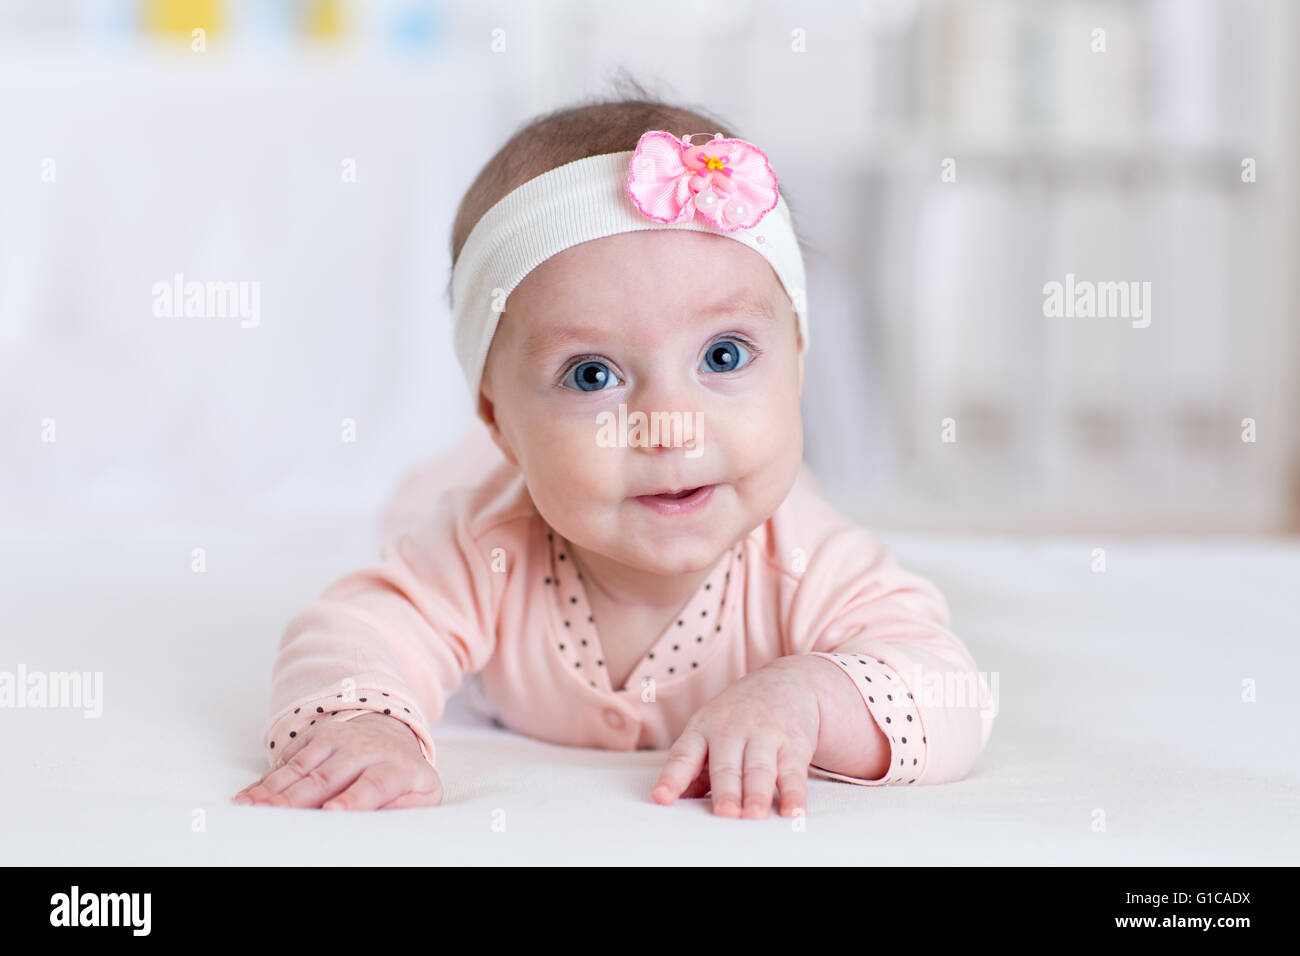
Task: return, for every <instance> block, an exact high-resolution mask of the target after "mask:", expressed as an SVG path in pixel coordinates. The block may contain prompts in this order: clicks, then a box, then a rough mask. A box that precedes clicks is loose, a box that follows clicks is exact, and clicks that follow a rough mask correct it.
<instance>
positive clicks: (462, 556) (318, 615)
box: [263, 495, 495, 766]
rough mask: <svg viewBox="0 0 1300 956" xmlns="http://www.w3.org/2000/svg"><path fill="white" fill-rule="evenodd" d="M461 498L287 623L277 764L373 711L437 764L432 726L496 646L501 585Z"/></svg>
mask: <svg viewBox="0 0 1300 956" xmlns="http://www.w3.org/2000/svg"><path fill="white" fill-rule="evenodd" d="M459 500H460V499H459V498H458V497H456V496H454V495H448V496H445V497H444V498H443V499H442V500H441V501H440V502H439V508H438V510H437V513H436V514H435V515H433V516H432V517H430V518H428V519H427V520H426V521H424V522H422V523H420V524H419V525H417V526H415V527H413V528H412V529H411V530H410V531H409V532H407V533H405V534H401V535H399V536H397V537H396V538H393V539H392V540H390V541H389V542H388V543H386V544H385V545H384V546H383V548H382V550H381V556H380V562H379V563H378V564H377V565H375V566H373V567H370V568H366V569H364V570H360V571H355V572H353V573H351V574H349V575H347V576H345V577H343V578H342V579H340V580H338V581H336V582H335V583H334V584H332V585H331V586H330V587H328V588H327V589H326V590H325V591H324V592H323V593H322V594H321V595H320V597H319V598H317V599H316V600H315V601H314V602H313V603H312V604H311V605H310V606H308V607H307V608H306V609H305V610H303V611H302V612H300V613H299V614H298V615H297V616H295V617H294V618H293V620H291V621H290V622H289V624H288V625H287V627H286V628H285V631H284V634H283V636H282V637H281V640H280V651H279V655H278V657H277V658H276V661H275V666H274V668H273V670H272V675H271V714H272V716H271V718H270V720H269V721H268V723H267V725H266V731H265V734H264V738H263V743H264V746H265V747H266V754H267V759H268V760H269V761H270V763H271V765H272V766H275V765H276V764H277V763H278V762H281V761H282V759H283V757H282V756H281V755H283V753H284V751H285V748H286V747H287V746H289V745H290V743H291V742H292V741H294V740H296V739H297V738H298V737H300V736H302V735H304V734H308V733H310V730H309V728H311V727H312V726H314V725H316V724H318V723H320V722H321V721H323V720H329V719H333V720H350V719H352V718H354V717H357V716H360V715H361V714H363V713H367V712H372V711H373V712H377V713H383V714H387V715H389V716H391V717H394V718H396V719H398V720H400V721H402V722H403V723H404V724H406V725H407V727H409V728H410V729H411V732H412V733H413V734H414V735H415V736H416V738H417V739H418V740H419V742H420V751H421V753H422V754H423V755H424V757H425V759H426V760H428V761H429V763H430V764H433V762H434V745H433V740H432V738H431V737H430V736H429V727H431V726H433V725H434V724H436V723H437V721H438V719H439V718H440V717H441V716H442V713H443V710H444V708H445V706H446V702H447V698H448V697H450V696H451V694H453V693H454V692H455V690H456V689H457V687H459V685H460V682H461V680H462V679H463V678H464V676H465V675H466V674H467V673H473V672H477V671H478V670H480V669H482V667H483V666H484V665H485V664H486V663H487V661H488V659H489V658H490V657H491V655H492V651H493V648H494V646H495V634H494V625H493V621H494V620H495V613H494V612H493V611H492V607H493V606H494V604H495V600H494V596H493V587H494V582H493V580H492V574H491V572H490V571H489V570H488V567H487V564H486V562H485V560H484V557H483V555H482V553H481V552H480V551H479V549H478V548H477V547H476V546H475V543H474V541H473V540H472V539H471V538H470V536H469V534H468V532H467V530H466V527H467V523H466V519H465V515H464V511H463V507H462V506H460V505H459V503H458V502H459Z"/></svg>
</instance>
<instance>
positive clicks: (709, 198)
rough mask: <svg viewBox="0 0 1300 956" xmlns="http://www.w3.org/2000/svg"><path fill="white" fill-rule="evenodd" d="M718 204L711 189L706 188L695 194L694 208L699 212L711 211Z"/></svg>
mask: <svg viewBox="0 0 1300 956" xmlns="http://www.w3.org/2000/svg"><path fill="white" fill-rule="evenodd" d="M717 204H718V197H717V196H715V195H713V191H712V190H708V189H706V190H705V191H704V192H702V193H696V194H695V208H696V209H698V210H699V211H700V212H713V209H714V207H715V206H717Z"/></svg>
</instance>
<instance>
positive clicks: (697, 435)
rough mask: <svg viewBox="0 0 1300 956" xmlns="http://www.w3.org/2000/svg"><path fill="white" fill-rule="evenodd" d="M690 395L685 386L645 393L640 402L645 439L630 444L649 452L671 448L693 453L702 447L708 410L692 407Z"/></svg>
mask: <svg viewBox="0 0 1300 956" xmlns="http://www.w3.org/2000/svg"><path fill="white" fill-rule="evenodd" d="M688 394H689V390H687V389H681V390H674V391H673V392H672V393H671V394H669V393H666V392H660V393H659V394H658V395H647V396H643V397H642V401H640V402H638V403H637V404H636V412H638V413H639V415H638V417H639V418H640V420H641V424H642V435H641V439H642V440H640V441H636V442H632V443H630V444H632V445H633V446H634V447H635V448H637V449H638V450H639V451H642V452H646V453H648V454H658V453H661V452H663V451H665V450H671V449H686V451H687V452H692V451H694V450H695V449H696V448H698V447H699V443H700V442H701V440H702V439H703V431H704V429H703V418H704V411H703V409H701V408H698V407H692V403H691V402H690V400H689V398H688Z"/></svg>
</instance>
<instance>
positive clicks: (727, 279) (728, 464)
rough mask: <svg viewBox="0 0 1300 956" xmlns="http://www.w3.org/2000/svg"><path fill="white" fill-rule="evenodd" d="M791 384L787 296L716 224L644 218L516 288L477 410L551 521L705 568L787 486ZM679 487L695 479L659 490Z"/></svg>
mask: <svg viewBox="0 0 1300 956" xmlns="http://www.w3.org/2000/svg"><path fill="white" fill-rule="evenodd" d="M802 385H803V360H802V355H801V353H800V349H799V338H798V332H797V327H796V320H795V313H794V309H793V307H792V305H791V303H790V299H789V297H788V296H787V295H786V293H785V291H784V290H783V289H782V287H781V284H780V282H779V281H778V280H777V278H776V274H775V273H774V272H773V271H772V268H771V266H770V265H769V264H768V263H767V260H765V259H764V258H763V257H762V256H761V255H759V254H758V253H756V252H755V251H753V250H752V249H748V248H746V247H745V246H744V245H742V244H741V243H739V242H736V241H735V240H733V239H728V238H726V237H724V236H717V235H710V234H708V233H698V232H688V231H679V230H650V231H645V232H633V233H622V234H619V235H615V236H609V237H606V238H603V239H597V240H594V241H591V242H585V243H581V244H579V245H576V246H573V247H571V248H569V249H566V250H565V251H563V252H562V253H560V254H558V255H556V256H553V257H552V258H551V259H548V260H547V261H546V262H544V263H542V265H540V266H538V267H537V268H536V269H534V270H533V271H532V272H531V273H530V274H529V275H528V276H527V277H526V278H525V279H524V280H523V282H521V283H520V284H519V286H518V287H517V288H516V289H515V290H514V292H512V293H511V294H510V297H509V299H508V300H507V303H506V311H505V313H504V314H503V315H502V317H501V323H500V325H499V326H498V328H497V332H496V336H495V338H494V339H493V342H492V347H491V350H490V351H489V354H488V361H487V365H486V368H485V370H484V378H483V401H482V405H481V414H482V416H483V418H484V420H485V421H486V422H487V424H488V426H489V429H490V430H491V431H492V433H493V437H494V438H495V440H496V442H497V444H498V445H499V446H500V447H501V449H502V451H503V452H505V454H506V456H507V457H508V458H510V459H511V461H513V462H514V463H515V464H516V465H518V466H519V468H520V469H521V470H522V471H523V474H524V480H525V481H526V483H527V485H528V490H529V493H530V494H531V496H532V499H533V503H534V504H535V505H536V507H537V510H538V512H539V513H540V514H541V515H542V517H543V518H544V519H545V520H546V522H547V523H548V524H549V525H551V527H553V528H555V529H556V531H558V532H559V533H560V534H561V535H563V536H564V537H565V538H567V539H569V540H570V541H572V542H573V543H574V544H575V545H577V546H578V547H581V548H585V549H587V550H589V551H591V552H593V553H595V554H599V555H602V556H604V557H606V558H608V559H610V560H613V561H617V562H619V563H620V564H622V565H625V566H627V567H630V568H637V569H640V570H642V571H646V572H651V573H657V574H679V573H684V572H689V571H699V570H702V569H704V568H707V567H709V566H711V565H712V564H713V563H714V562H716V560H717V559H718V557H719V556H720V555H721V554H722V553H723V552H724V551H725V550H726V549H727V548H728V547H730V546H731V545H733V544H734V543H735V542H736V541H737V540H738V539H739V538H740V537H741V536H743V535H745V534H747V533H748V532H749V531H751V530H752V529H753V528H755V527H756V526H757V525H759V524H760V523H761V522H763V521H765V520H766V519H767V518H768V517H769V516H771V514H772V513H773V511H775V510H776V508H777V507H778V506H779V505H780V504H781V502H782V501H783V500H784V499H785V497H786V495H787V493H788V492H789V490H790V488H791V486H792V485H793V483H794V480H795V477H796V475H797V474H798V470H799V464H800V460H801V458H802V455H803V427H802V422H801V420H800V414H799V395H800V392H801V389H802ZM620 405H622V406H625V411H624V413H623V415H622V416H620V408H619V406H620ZM637 413H641V414H642V415H643V416H644V418H643V422H644V424H645V426H646V427H645V428H644V429H643V430H638V429H637V428H636V427H635V425H636V422H637V420H638V418H639V417H640V416H638V415H637ZM656 413H657V414H656ZM673 413H676V416H675V418H674V417H673ZM622 421H625V422H626V423H627V424H626V428H623V427H620V422H622ZM656 421H657V422H658V424H659V425H660V427H659V429H658V432H659V434H658V440H657V441H655V440H654V430H653V429H652V428H651V427H650V426H651V425H652V424H654V423H655V422H656ZM674 421H676V422H677V423H680V428H679V430H676V431H674V429H673V427H672V424H673V422H674ZM688 428H689V429H690V430H689V431H687V429H688ZM692 438H693V439H694V443H693V446H692V445H691V444H690V443H689V442H687V441H686V440H687V439H692ZM684 489H701V490H698V491H695V492H694V493H693V494H691V495H689V496H687V497H684V498H678V499H670V498H667V497H665V496H663V493H665V492H677V491H681V490H684Z"/></svg>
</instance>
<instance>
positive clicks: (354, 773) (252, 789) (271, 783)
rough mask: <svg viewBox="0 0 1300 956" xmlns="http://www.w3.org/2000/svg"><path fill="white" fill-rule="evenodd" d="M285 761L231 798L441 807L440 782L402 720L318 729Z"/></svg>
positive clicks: (371, 717) (280, 803) (327, 805)
mask: <svg viewBox="0 0 1300 956" xmlns="http://www.w3.org/2000/svg"><path fill="white" fill-rule="evenodd" d="M294 743H295V744H296V745H297V750H296V751H292V750H291V751H289V753H290V756H289V759H288V760H287V761H286V762H285V763H283V764H281V765H280V766H279V767H276V768H275V769H274V770H269V771H267V772H266V773H265V774H263V775H262V779H261V780H258V781H257V782H256V783H253V784H250V785H249V786H247V787H245V788H244V789H243V790H241V791H239V793H237V794H235V802H236V803H239V804H263V805H266V806H272V807H321V808H322V809H325V810H397V809H401V808H403V807H432V806H436V805H438V804H440V803H441V802H442V781H441V780H439V779H438V774H437V772H436V771H435V770H434V769H433V768H432V767H431V766H429V761H427V760H425V759H424V755H423V754H422V753H421V752H420V744H419V741H418V740H416V739H415V735H414V733H412V732H411V729H410V728H409V727H407V726H406V725H405V724H404V723H402V722H401V721H400V720H398V719H396V718H395V717H388V716H385V715H384V714H379V713H372V714H362V715H360V716H359V717H353V718H352V719H351V720H343V721H331V722H329V723H324V724H319V725H317V727H316V728H315V729H314V730H313V731H312V732H311V734H310V735H309V736H306V737H302V738H299V739H298V740H296V741H294Z"/></svg>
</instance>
